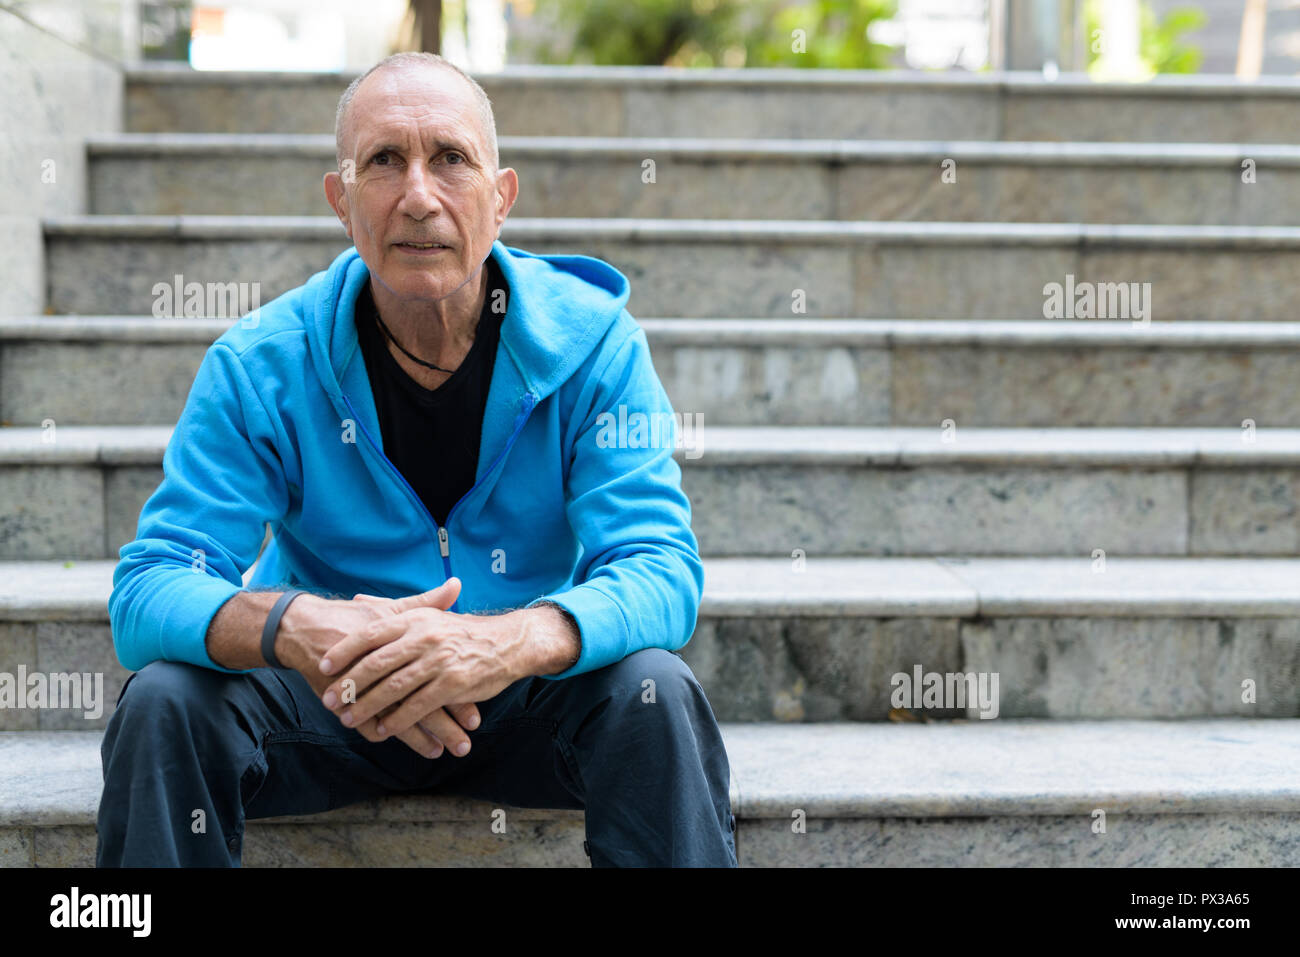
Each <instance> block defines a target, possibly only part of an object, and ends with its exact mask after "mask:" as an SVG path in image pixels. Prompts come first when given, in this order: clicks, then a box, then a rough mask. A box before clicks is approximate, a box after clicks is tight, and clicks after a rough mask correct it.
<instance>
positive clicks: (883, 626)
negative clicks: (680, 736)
mask: <svg viewBox="0 0 1300 957" xmlns="http://www.w3.org/2000/svg"><path fill="white" fill-rule="evenodd" d="M958 629H959V623H958V622H957V621H956V620H953V619H933V618H915V617H907V618H884V619H863V618H850V617H839V618H801V619H793V620H792V619H789V618H777V617H772V618H758V619H755V618H735V619H725V618H724V619H721V620H717V619H706V620H704V621H702V622H701V623H700V624H699V625H698V626H697V627H696V629H695V634H694V636H693V637H692V638H691V641H690V643H689V644H688V645H687V646H686V647H685V648H684V649H682V657H683V658H684V659H685V660H686V662H687V664H689V665H690V666H691V670H692V671H694V672H695V677H696V678H697V679H699V682H700V684H701V685H702V686H703V687H704V689H705V691H706V692H707V693H708V696H709V704H710V705H712V707H713V712H714V714H715V715H717V717H718V720H719V721H881V720H884V719H885V718H886V717H887V716H888V714H889V711H890V700H889V699H890V694H891V691H892V690H893V688H892V685H891V683H890V678H891V676H892V675H894V674H896V673H899V672H904V673H907V674H909V675H910V674H911V673H912V668H913V665H914V664H916V663H918V662H922V663H924V667H925V669H926V670H928V671H939V672H948V671H958V670H961V657H962V656H961V646H960V641H959V639H958ZM926 716H927V717H930V718H953V717H960V716H961V713H960V712H958V711H956V710H952V709H947V710H946V709H934V710H930V711H927V712H926Z"/></svg>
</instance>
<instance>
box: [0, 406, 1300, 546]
mask: <svg viewBox="0 0 1300 957" xmlns="http://www.w3.org/2000/svg"><path fill="white" fill-rule="evenodd" d="M682 411H687V412H695V411H697V410H690V409H685V410H682ZM705 426H706V427H705V428H704V429H703V430H702V431H701V432H700V434H699V435H698V437H697V440H696V441H695V442H693V444H692V448H691V449H690V450H686V449H681V450H678V452H677V453H676V454H677V456H678V457H679V459H680V460H681V463H682V465H683V482H682V484H683V489H684V490H685V492H686V493H687V495H688V496H689V497H690V498H691V501H692V508H693V512H692V523H693V527H694V529H695V532H696V534H697V536H698V538H699V541H700V547H701V550H702V552H703V553H705V554H709V555H766V556H771V555H790V554H793V553H794V550H795V549H802V550H803V551H804V552H805V553H806V554H816V553H820V554H824V555H849V554H858V555H907V554H911V555H940V554H947V553H954V552H956V553H965V554H983V555H997V554H1004V555H1027V554H1038V555H1058V554H1082V555H1091V554H1092V552H1093V550H1094V549H1103V550H1105V551H1107V552H1110V553H1118V554H1129V555H1180V554H1209V555H1213V554H1251V553H1252V551H1254V553H1259V554H1291V553H1293V552H1294V550H1295V548H1294V543H1295V542H1296V541H1297V540H1300V529H1297V522H1296V510H1295V508H1294V506H1293V504H1292V499H1293V498H1294V496H1292V495H1291V492H1290V490H1291V487H1292V485H1293V484H1294V482H1293V478H1294V475H1293V473H1294V472H1296V471H1297V468H1296V466H1297V465H1298V464H1300V430H1296V429H1276V428H1260V429H1257V430H1256V431H1255V432H1254V433H1253V435H1251V436H1250V437H1249V440H1248V441H1247V440H1245V439H1244V438H1243V436H1244V435H1246V434H1245V433H1243V432H1242V431H1241V430H1239V429H1234V428H1225V429H1207V428H1201V429H1197V428H1183V429H1175V428H1143V429H1122V428H1092V429H1049V428H1019V429H1005V428H975V427H971V428H965V427H960V426H959V427H957V428H956V429H955V431H953V430H940V429H937V428H920V427H902V428H892V427H891V428H834V427H814V426H800V427H766V426H765V427H728V426H712V427H709V426H708V423H707V420H706V422H705ZM44 434H45V432H44V431H43V430H41V429H35V428H29V429H24V428H12V429H4V430H0V483H4V487H7V488H8V489H11V490H12V491H11V492H10V494H11V495H12V497H13V500H14V501H17V502H20V503H22V504H21V505H20V506H19V508H18V509H17V510H16V511H15V512H14V513H12V514H10V515H9V516H6V519H5V521H4V522H3V523H0V533H2V534H0V557H5V558H10V559H38V558H55V557H60V556H68V557H74V558H106V557H111V556H115V555H117V553H118V550H119V549H120V548H121V546H122V545H124V544H126V543H127V542H129V541H132V540H133V539H134V538H135V533H136V527H137V523H138V520H139V515H140V510H141V508H142V506H143V504H144V503H145V501H146V500H147V499H148V498H149V496H150V495H152V494H153V492H154V491H155V490H156V489H157V487H158V485H159V483H160V482H161V480H162V472H161V468H160V464H161V461H162V457H163V451H164V449H165V448H166V444H167V441H168V439H169V437H170V434H171V429H170V427H167V426H131V427H128V426H121V427H112V428H108V427H80V426H62V427H58V428H57V429H56V431H55V433H54V434H55V437H56V441H55V442H53V443H46V442H44V441H42V436H43V435H44ZM949 436H951V437H952V441H946V439H947V438H948V437H949ZM688 451H689V452H690V456H689V457H688ZM697 453H698V454H697ZM1193 484H1194V485H1195V486H1196V488H1197V492H1196V496H1195V498H1194V499H1193V498H1192V495H1191V493H1190V492H1189V486H1191V485H1193ZM105 516H107V520H106V519H105ZM1190 532H1194V533H1195V536H1196V537H1195V538H1190V537H1189V533H1190ZM96 535H98V536H99V540H98V544H91V543H92V541H94V539H95V536H96ZM5 549H7V550H5Z"/></svg>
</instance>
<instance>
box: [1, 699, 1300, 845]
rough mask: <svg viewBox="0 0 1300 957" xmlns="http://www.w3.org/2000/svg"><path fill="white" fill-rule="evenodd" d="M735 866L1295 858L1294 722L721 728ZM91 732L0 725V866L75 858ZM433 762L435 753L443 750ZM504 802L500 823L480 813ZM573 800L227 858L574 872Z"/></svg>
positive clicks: (430, 812) (90, 789)
mask: <svg viewBox="0 0 1300 957" xmlns="http://www.w3.org/2000/svg"><path fill="white" fill-rule="evenodd" d="M722 733H723V739H724V741H725V742H726V747H727V754H728V757H729V759H730V765H731V774H732V783H731V807H732V813H733V814H735V816H736V825H737V828H736V852H737V859H738V862H739V863H740V864H741V866H748V867H764V866H767V867H771V866H788V867H815V866H822V867H826V866H857V867H952V866H961V867H1063V866H1084V867H1088V866H1091V867H1135V866H1143V867H1164V866H1179V867H1216V866H1239V867H1294V866H1296V865H1300V770H1298V769H1300V722H1296V721H1294V720H1282V721H1268V720H1242V719H1220V720H1200V721H1077V722H1041V721H1033V720H1022V721H996V722H986V723H984V724H982V725H981V724H979V723H976V722H951V723H950V722H943V723H933V724H888V723H882V724H875V725H863V724H838V723H837V724H825V725H800V726H790V725H772V724H724V725H723V726H722ZM99 742H100V733H99V732H95V731H81V732H66V731H65V732H14V733H7V734H0V766H2V767H4V768H5V769H6V774H5V775H4V776H3V777H0V866H10V867H30V866H40V867H89V866H92V865H93V864H94V858H95V820H96V814H97V810H98V806H99V800H100V796H101V794H102V787H103V779H102V773H101V760H100V755H99ZM440 760H454V759H452V758H442V759H440ZM498 811H504V812H505V817H504V820H505V822H506V828H505V832H504V833H494V832H493V829H492V824H493V821H494V820H498V821H499V820H501V815H500V813H495V814H494V812H498ZM583 820H584V813H583V812H582V811H543V810H533V811H529V810H521V809H514V808H508V807H504V808H503V807H500V806H499V805H494V804H493V803H491V802H487V801H478V800H467V799H462V798H455V797H448V796H434V795H408V796H390V797H385V798H380V799H377V800H372V801H367V802H363V803H359V804H354V805H351V806H348V807H344V808H339V809H336V810H333V811H328V812H326V813H324V814H320V815H301V816H292V817H279V818H271V819H262V820H254V821H250V822H249V823H248V825H247V828H246V835H245V843H244V850H243V858H242V860H243V863H244V864H245V866H250V867H277V866H308V867H357V866H394V865H401V866H414V865H426V866H429V865H475V866H579V867H581V866H584V865H586V864H587V859H586V857H585V855H584V854H583V850H582V841H583V837H584V830H583Z"/></svg>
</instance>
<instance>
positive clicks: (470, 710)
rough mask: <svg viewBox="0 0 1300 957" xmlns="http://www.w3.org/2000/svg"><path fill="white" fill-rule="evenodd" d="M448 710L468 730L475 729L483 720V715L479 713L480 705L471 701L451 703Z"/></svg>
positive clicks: (447, 707)
mask: <svg viewBox="0 0 1300 957" xmlns="http://www.w3.org/2000/svg"><path fill="white" fill-rule="evenodd" d="M446 711H447V713H448V714H449V715H451V716H452V717H453V718H454V719H455V720H456V723H457V724H458V725H460V726H461V727H462V728H464V729H465V730H466V731H473V730H474V729H475V728H477V727H478V726H479V722H480V721H482V720H483V717H482V715H480V714H479V713H478V705H476V704H474V703H473V702H470V703H469V704H449V705H447V706H446Z"/></svg>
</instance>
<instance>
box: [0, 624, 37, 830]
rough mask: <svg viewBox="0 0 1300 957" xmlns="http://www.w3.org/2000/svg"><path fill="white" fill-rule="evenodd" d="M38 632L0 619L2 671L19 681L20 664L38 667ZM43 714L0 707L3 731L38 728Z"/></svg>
mask: <svg viewBox="0 0 1300 957" xmlns="http://www.w3.org/2000/svg"><path fill="white" fill-rule="evenodd" d="M36 632H37V625H36V624H35V623H33V622H25V621H24V622H8V621H6V622H0V674H5V675H9V676H11V678H12V680H14V681H16V680H17V675H18V669H19V667H26V668H27V669H28V670H32V669H34V668H35V667H36V649H37V642H36ZM40 717H41V713H40V712H39V711H36V710H33V709H31V708H4V709H0V731H35V730H36V729H37V728H38V727H40ZM0 848H3V844H0ZM0 854H3V851H2V850H0Z"/></svg>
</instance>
